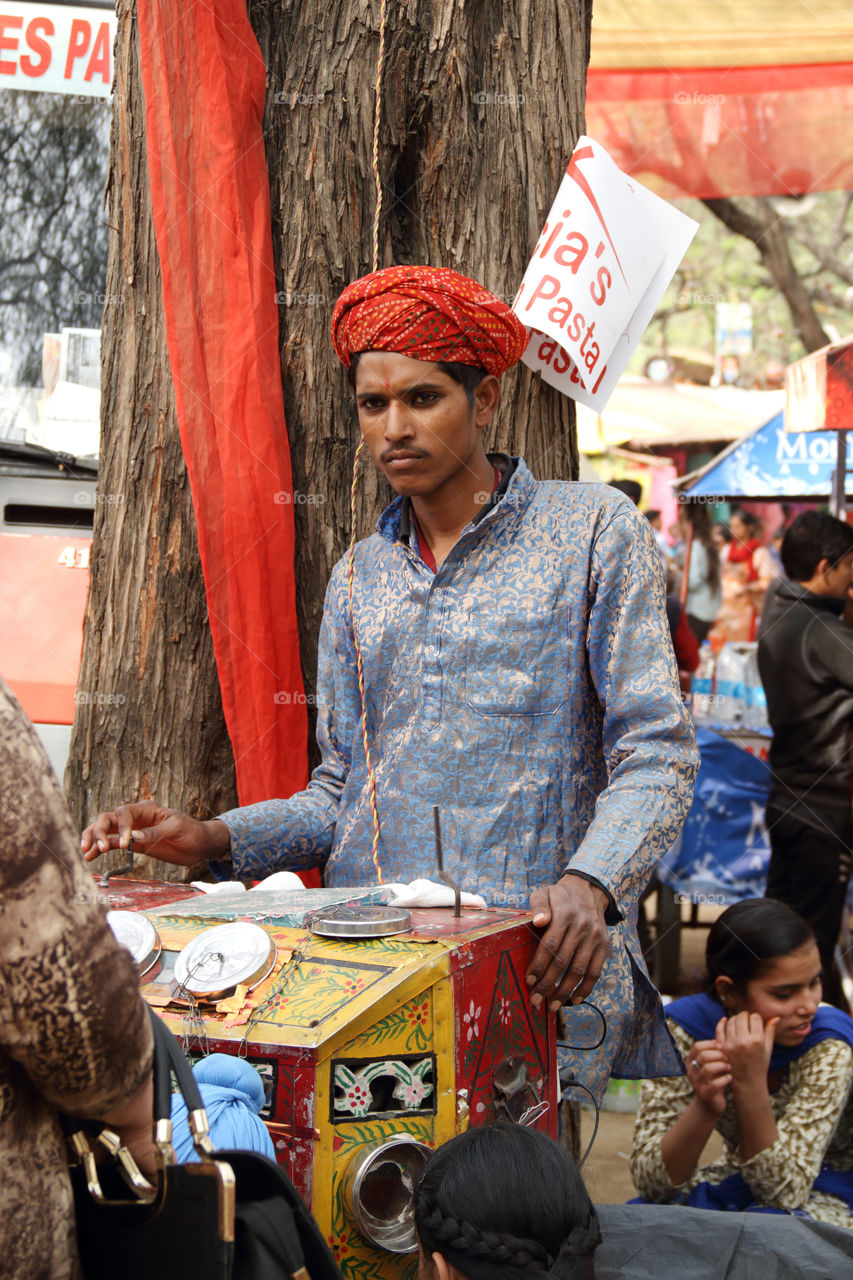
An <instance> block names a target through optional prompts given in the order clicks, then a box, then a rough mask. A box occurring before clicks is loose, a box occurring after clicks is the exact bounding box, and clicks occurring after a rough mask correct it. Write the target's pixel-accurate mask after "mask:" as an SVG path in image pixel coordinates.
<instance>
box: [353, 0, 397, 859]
mask: <svg viewBox="0 0 853 1280" xmlns="http://www.w3.org/2000/svg"><path fill="white" fill-rule="evenodd" d="M386 17H387V0H381V4H380V6H379V61H378V63H377V66H376V101H375V105H374V113H373V178H374V182H375V183H376V211H375V213H374V215H373V268H372V269H373V270H374V271H378V269H379V220H380V218H381V215H382V182H381V179H380V177H379V123H380V121H381V119H382V70H383V67H384V65H385V27H386ZM363 448H364V440H361V441H360V442H359V446H358V448H357V449H356V451H355V457H354V459H353V464H352V485H351V486H350V542H349V564H348V565H347V599H348V600H349V609H350V618H351V620H352V639H353V644H354V646H355V662H356V671H357V674H358V696H359V701H360V703H361V738H362V742H363V743H364V760H365V764H366V767H367V789H368V795H369V798H370V816H371V818H372V820H373V840H372V842H371V846H370V856H371V859H372V861H373V866H374V868H375V869H376V879H377V881H378V883H379V884H384V880H383V879H382V868H381V866H380V865H379V812H378V810H377V808H376V775H375V774H374V772H373V761H372V760H371V757H370V743H369V741H368V737H367V700H366V698H365V695H364V659H363V657H362V653H361V642H360V641H359V638H358V627H357V625H356V621H355V606H354V604H353V580H354V576H355V534H356V524H355V493H356V481H357V480H358V470H359V463H360V461H361V451H362V449H363Z"/></svg>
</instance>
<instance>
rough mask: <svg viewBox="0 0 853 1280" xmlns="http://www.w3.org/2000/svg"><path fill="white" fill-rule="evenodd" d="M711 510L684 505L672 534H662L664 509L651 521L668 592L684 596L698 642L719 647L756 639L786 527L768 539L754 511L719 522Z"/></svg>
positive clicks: (653, 514)
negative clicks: (732, 642)
mask: <svg viewBox="0 0 853 1280" xmlns="http://www.w3.org/2000/svg"><path fill="white" fill-rule="evenodd" d="M625 483H626V482H624V481H622V482H619V486H620V487H622V485H624V484H625ZM638 487H639V486H638ZM710 512H711V508H710V507H709V506H707V505H706V504H704V503H698V502H684V503H682V504H681V505H680V508H679V514H678V519H677V520H676V521H675V523H674V524H673V525H671V526H670V529H669V536H667V535H666V534H664V532H663V529H662V517H661V513H660V511H657V510H654V509H649V510H647V511H646V518H647V519H648V521H649V523H650V524H651V526H652V529H653V531H654V535H655V540H656V542H657V544H658V549H659V551H660V554H661V561H662V563H663V566H664V572H665V574H666V581H667V590H668V592H669V593H670V594H673V595H678V596H684V597H685V611H686V613H687V618H688V621H689V624H690V629H691V631H692V632H693V634H694V635H695V637H696V639H697V640H698V642H699V643H700V644H702V643H703V642H704V641H706V640H707V641H709V643H710V644H711V645H712V647H713V648H715V649H719V648H721V647H722V645H723V644H725V643H726V642H727V641H735V642H749V641H752V640H755V639H756V637H757V634H758V628H759V624H760V620H761V612H762V608H763V606H764V600H765V596H766V595H767V591H768V588H769V587H770V586H771V584H772V583H773V582H774V581H775V579H777V578H779V577H781V576H782V573H783V568H782V561H781V557H780V554H779V548H780V545H781V541H782V538H783V536H784V533H785V526H784V525H783V526H781V527H778V528H776V529H774V531H773V533H772V535H771V536H769V537H768V536H767V533H766V531H765V530H764V527H763V524H762V521H761V520H759V518H758V517H757V516H756V515H755V514H754V513H753V512H751V511H747V510H743V509H740V508H736V509H734V510H732V511H731V513H730V514H729V516H728V518H727V519H726V520H722V519H714V518H712V516H711V514H710ZM685 571H686V574H687V582H686V587H685V586H684V575H685Z"/></svg>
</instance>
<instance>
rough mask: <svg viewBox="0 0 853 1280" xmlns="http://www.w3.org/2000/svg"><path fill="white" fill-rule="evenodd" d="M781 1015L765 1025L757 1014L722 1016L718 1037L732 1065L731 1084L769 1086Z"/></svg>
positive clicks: (717, 1031)
mask: <svg viewBox="0 0 853 1280" xmlns="http://www.w3.org/2000/svg"><path fill="white" fill-rule="evenodd" d="M778 1022H779V1019H778V1018H771V1019H770V1020H769V1021H768V1022H767V1024H766V1025H765V1024H764V1023H763V1022H762V1020H761V1015H760V1014H758V1013H747V1012H746V1011H744V1012H742V1013H736V1014H734V1016H733V1017H731V1018H721V1019H720V1021H719V1022H718V1023H717V1028H716V1037H717V1041H718V1043H719V1044H720V1046H721V1048H722V1050H723V1052H724V1054H725V1056H726V1058H727V1060H728V1063H729V1066H730V1068H731V1073H732V1085H733V1086H734V1087H735V1088H737V1087H738V1086H755V1085H759V1084H760V1085H761V1086H762V1087H763V1088H765V1089H766V1087H767V1072H768V1070H769V1069H770V1055H771V1054H772V1052H773V1041H774V1037H775V1035H776V1026H777V1024H778Z"/></svg>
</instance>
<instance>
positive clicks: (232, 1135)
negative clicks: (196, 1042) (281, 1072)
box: [172, 1053, 275, 1164]
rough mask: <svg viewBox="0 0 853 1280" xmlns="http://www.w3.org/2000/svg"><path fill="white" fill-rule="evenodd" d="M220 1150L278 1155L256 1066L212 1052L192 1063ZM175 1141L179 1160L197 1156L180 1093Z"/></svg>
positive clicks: (175, 1113)
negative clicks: (263, 1116)
mask: <svg viewBox="0 0 853 1280" xmlns="http://www.w3.org/2000/svg"><path fill="white" fill-rule="evenodd" d="M193 1075H194V1076H195V1078H196V1080H197V1081H198V1087H199V1092H200V1093H201V1096H202V1101H203V1102H204V1106H205V1110H206V1111H207V1118H208V1120H209V1121H210V1137H211V1140H212V1142H213V1145H214V1146H215V1147H216V1148H217V1150H238V1151H257V1152H260V1154H261V1155H265V1156H270V1157H271V1158H272V1159H273V1160H274V1159H275V1148H274V1147H273V1144H272V1139H271V1138H270V1135H269V1132H268V1130H267V1127H266V1125H265V1124H264V1122H263V1120H261V1118H260V1115H259V1112H260V1110H261V1107H262V1106H263V1105H264V1101H265V1098H264V1086H263V1083H262V1081H261V1078H260V1076H259V1075H258V1073H257V1071H255V1069H254V1067H252V1066H250V1065H249V1063H248V1062H245V1061H244V1060H243V1059H242V1058H235V1057H232V1055H231V1054H230V1053H211V1054H210V1056H209V1057H207V1058H202V1059H201V1061H200V1062H197V1063H196V1064H195V1066H194V1067H193ZM172 1144H173V1146H174V1148H175V1154H176V1156H177V1158H178V1163H179V1164H187V1163H191V1162H192V1161H196V1160H198V1158H199V1157H198V1154H197V1152H196V1150H195V1147H194V1146H193V1140H192V1134H191V1133H190V1127H189V1121H188V1120H187V1107H186V1103H185V1102H184V1100H183V1098H182V1097H181V1095H180V1094H179V1093H176V1094H174V1095H173V1097H172Z"/></svg>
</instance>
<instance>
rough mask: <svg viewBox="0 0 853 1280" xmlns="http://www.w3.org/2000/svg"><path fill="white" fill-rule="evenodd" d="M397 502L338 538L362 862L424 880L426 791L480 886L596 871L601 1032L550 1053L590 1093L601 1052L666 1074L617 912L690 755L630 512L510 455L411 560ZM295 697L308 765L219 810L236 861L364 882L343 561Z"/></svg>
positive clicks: (453, 853)
mask: <svg viewBox="0 0 853 1280" xmlns="http://www.w3.org/2000/svg"><path fill="white" fill-rule="evenodd" d="M402 503H403V500H402V499H401V498H397V499H396V500H395V501H394V502H393V503H392V504H391V506H390V507H388V508H387V509H386V511H385V512H384V513H383V515H382V517H381V519H380V522H379V526H378V532H377V533H376V534H374V535H373V537H370V538H367V539H366V540H365V541H363V542H360V543H358V545H357V546H356V553H355V593H354V600H355V618H356V626H357V628H358V634H359V638H360V642H361V647H362V654H363V660H364V681H365V690H366V701H367V723H368V734H369V740H370V747H371V755H372V761H373V767H374V771H375V775H376V788H377V807H378V810H379V816H380V827H381V837H380V846H379V855H380V862H381V866H382V871H383V875H384V878H385V879H386V880H387V881H409V880H413V879H415V878H416V877H417V876H424V875H425V876H429V875H433V876H434V874H435V857H434V839H433V825H432V806H433V805H434V804H439V805H440V806H441V819H442V836H443V845H444V849H445V866H446V869H447V870H448V871H449V872H450V873H451V874H452V875H454V876H455V877H458V879H459V882H460V883H461V885H462V887H463V888H464V889H467V890H470V891H471V892H473V893H480V894H482V895H483V897H484V898H485V899H486V900H487V902H489V903H491V904H494V905H502V906H511V907H526V906H527V905H528V903H529V898H530V893H531V890H532V889H535V888H537V887H538V886H543V885H548V884H552V883H554V882H555V881H556V880H557V879H558V878H559V877H560V876H561V875H562V874H563V872H564V871H565V869H566V866H567V864H570V865H571V868H572V869H573V870H577V871H582V872H584V873H586V874H588V875H589V876H591V877H593V878H594V879H596V880H597V881H599V882H600V883H601V884H602V885H603V886H604V887H605V888H606V889H607V890H608V891H609V893H610V894H611V896H612V898H613V900H614V902H615V904H616V906H617V907H618V909H619V911H620V912H621V914H622V917H623V918H622V920H621V921H620V922H619V923H617V924H615V925H614V926H613V927H611V928H610V929H609V934H610V942H611V947H610V953H609V955H608V958H607V960H606V962H605V967H604V970H603V972H602V974H601V977H600V978H599V981H598V983H597V985H596V987H595V989H594V990H593V992H592V995H591V997H590V999H592V1000H593V1001H594V1002H595V1003H596V1004H597V1005H598V1006H599V1007H600V1008H601V1009H602V1010H603V1011H604V1013H605V1015H606V1017H607V1037H606V1039H605V1041H604V1043H603V1045H602V1046H601V1047H600V1048H599V1049H597V1050H595V1051H594V1052H589V1051H585V1052H581V1053H577V1054H575V1055H574V1056H573V1058H572V1061H571V1065H572V1066H573V1067H574V1069H575V1071H576V1074H577V1076H578V1078H579V1079H581V1080H583V1082H584V1083H585V1084H586V1085H587V1087H588V1088H590V1089H591V1090H592V1091H593V1092H594V1093H595V1094H596V1095H597V1096H600V1095H601V1093H602V1092H603V1090H604V1088H605V1087H606V1084H607V1078H608V1075H609V1074H610V1072H611V1069H612V1071H613V1073H614V1074H616V1075H623V1076H657V1075H669V1074H676V1073H678V1072H680V1071H681V1066H680V1062H679V1060H678V1058H677V1056H676V1054H675V1051H674V1049H673V1047H672V1042H671V1039H670V1037H669V1034H668V1032H667V1030H666V1028H665V1023H664V1019H663V1016H662V1011H661V1007H660V1002H659V1000H658V996H657V992H656V991H655V989H654V987H653V986H652V985H651V983H650V982H649V980H648V978H647V976H646V970H645V966H644V964H643V960H642V957H641V953H640V948H639V943H638V940H637V935H636V917H637V906H638V902H639V898H640V895H641V893H642V891H643V889H644V888H645V885H646V882H647V880H648V878H649V875H650V873H651V870H652V868H653V867H654V865H655V863H656V862H657V861H658V860H659V858H660V857H661V856H662V854H663V853H664V852H665V851H666V850H667V849H668V848H669V846H670V845H671V844H672V841H673V839H674V838H675V836H676V834H677V833H678V831H679V829H680V827H681V823H682V821H683V819H684V815H685V813H686V811H687V808H688V805H689V803H690V796H691V791H692V784H693V778H694V775H695V772H696V769H697V766H698V753H697V750H696V743H695V739H694V735H693V730H692V726H691V722H690V718H689V716H688V715H687V713H686V711H685V709H684V706H683V703H682V700H681V695H680V691H679V686H678V677H677V672H676V668H675V662H674V658H673V652H672V644H671V641H670V635H669V629H668V626H667V621H666V613H665V609H664V585H663V578H662V572H661V564H660V556H659V554H658V550H657V546H656V545H655V541H654V536H653V533H652V530H651V526H650V525H649V523H648V521H647V520H646V519H645V518H644V517H643V516H642V515H641V514H640V513H639V511H637V509H636V507H634V506H633V504H632V503H630V502H629V501H628V500H627V499H626V498H625V497H624V496H623V495H622V494H620V493H618V492H617V491H615V490H613V489H610V488H608V487H606V486H603V485H594V484H570V483H560V482H555V481H536V480H534V479H533V477H532V476H531V474H530V472H529V471H528V469H527V467H526V466H525V465H524V463H523V462H519V463H518V466H517V468H516V470H515V472H514V474H513V475H512V476H511V478H510V480H509V483H508V485H507V487H506V492H505V493H504V494H503V495H502V496H501V498H500V500H499V501H497V502H495V503H494V505H493V506H492V507H491V509H489V510H487V511H486V514H485V515H484V516H483V517H482V518H481V519H480V520H478V521H477V522H475V523H474V524H471V525H468V526H467V527H466V528H465V529H464V530H463V532H462V534H461V536H460V537H459V540H458V541H457V543H456V545H455V546H454V547H453V549H452V550H451V551H450V553H449V554H448V556H447V558H446V559H445V560H444V562H443V563H442V564H441V565H440V566H439V569H438V572H437V573H436V574H433V573H432V572H431V571H430V570H429V569H428V568H427V567H426V565H425V564H424V563H423V561H422V560H421V559H420V557H419V555H418V554H417V553H416V551H415V550H414V549H413V548H412V547H411V546H410V545H409V544H408V542H403V541H401V540H400V524H401V509H402ZM317 697H318V715H317V739H318V743H319V746H320V750H321V752H322V761H321V763H320V764H319V765H318V767H317V768H316V769H315V771H314V774H313V776H312V779H311V782H310V783H309V785H308V787H307V788H306V790H305V791H302V792H300V793H299V794H297V795H295V796H292V797H291V798H290V799H289V800H269V801H265V802H264V803H262V804H256V805H250V806H247V807H246V808H242V809H234V810H231V811H230V812H229V813H226V814H223V815H222V818H223V821H224V822H225V823H226V825H227V826H228V828H229V831H230V834H231V848H232V857H233V865H234V873H235V875H237V876H238V877H241V878H248V877H253V876H265V875H269V874H270V873H271V872H272V871H276V870H282V869H285V868H289V869H296V870H299V869H303V868H307V867H311V866H318V865H319V866H324V867H325V882H326V884H327V885H331V886H335V885H366V884H371V883H374V882H375V874H374V870H373V865H372V861H371V840H372V834H373V831H372V823H371V815H370V806H369V800H368V789H367V774H366V768H365V759H364V749H363V744H362V735H361V726H360V704H359V696H358V686H357V681H356V660H355V650H354V646H353V637H352V620H351V616H350V609H349V604H348V599H347V560H346V557H345V558H344V559H343V560H341V561H340V562H339V563H338V564H337V565H336V566H335V569H334V570H333V572H332V576H331V579H330V582H329V586H328V590H327V592H326V602H325V609H324V614H323V625H322V630H321V633H320V648H319V660H318V680H317ZM566 1012H567V1020H568V1023H569V1038H570V1039H572V1036H573V1031H572V1026H573V1020H574V1017H575V1015H573V1013H572V1012H571V1011H570V1010H567V1011H566ZM599 1025H600V1024H599ZM580 1034H581V1033H580V1032H578V1033H577V1035H578V1037H580ZM594 1038H596V1039H597V1038H598V1034H597V1033H596V1035H595V1037H594ZM589 1042H590V1041H589V1039H588V1038H587V1037H586V1036H584V1039H583V1043H589Z"/></svg>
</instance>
